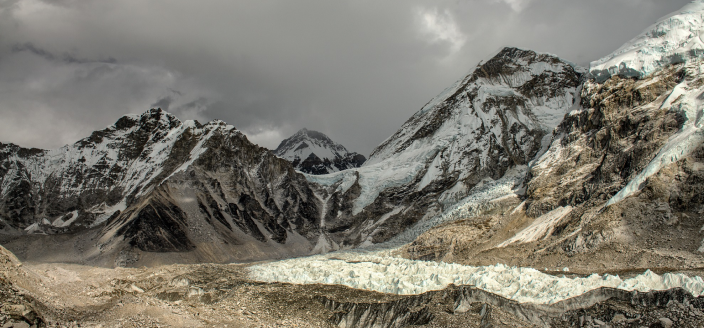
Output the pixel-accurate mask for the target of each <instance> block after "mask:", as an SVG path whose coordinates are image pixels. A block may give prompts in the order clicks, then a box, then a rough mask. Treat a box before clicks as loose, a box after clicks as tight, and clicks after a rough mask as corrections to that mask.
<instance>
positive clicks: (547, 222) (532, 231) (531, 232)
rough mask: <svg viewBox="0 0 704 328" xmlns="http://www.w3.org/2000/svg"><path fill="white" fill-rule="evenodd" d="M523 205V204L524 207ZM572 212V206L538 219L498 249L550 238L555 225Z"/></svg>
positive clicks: (556, 210)
mask: <svg viewBox="0 0 704 328" xmlns="http://www.w3.org/2000/svg"><path fill="white" fill-rule="evenodd" d="M522 204H523V203H521V205H522ZM570 212H572V206H565V207H558V208H556V209H554V210H552V211H550V212H548V213H545V214H543V215H541V216H540V217H538V218H536V219H535V221H533V223H531V225H530V226H528V227H527V228H525V229H523V230H521V231H520V232H519V233H517V234H516V235H515V236H513V237H512V238H510V239H508V240H506V241H504V242H503V243H501V244H499V245H498V246H497V247H506V246H508V245H510V244H513V243H519V244H525V243H530V242H533V241H537V240H540V239H542V238H543V237H547V236H549V235H550V234H551V233H552V231H553V230H554V229H555V225H556V224H557V223H558V222H560V220H562V218H564V217H565V216H567V214H570Z"/></svg>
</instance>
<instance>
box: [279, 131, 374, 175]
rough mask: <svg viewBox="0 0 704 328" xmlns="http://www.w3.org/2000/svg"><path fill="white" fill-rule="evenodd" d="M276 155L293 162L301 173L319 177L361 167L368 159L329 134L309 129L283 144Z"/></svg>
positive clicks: (287, 139) (289, 138)
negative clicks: (351, 150) (348, 149)
mask: <svg viewBox="0 0 704 328" xmlns="http://www.w3.org/2000/svg"><path fill="white" fill-rule="evenodd" d="M274 154H275V155H276V156H279V157H281V158H283V159H286V160H288V161H289V162H291V164H293V167H294V168H296V170H298V171H301V172H304V173H308V174H317V175H318V174H329V173H333V172H339V171H343V170H347V169H351V168H355V167H360V166H362V164H364V162H365V161H366V160H367V159H366V158H365V157H364V155H361V154H357V153H355V152H349V151H347V149H346V148H345V147H344V146H342V145H341V144H338V143H335V142H334V141H332V140H331V139H330V138H329V137H328V136H326V135H325V134H323V133H321V132H318V131H312V130H308V129H305V128H303V129H301V130H300V131H298V132H296V133H295V134H294V135H292V136H290V137H288V138H286V139H284V140H283V141H281V143H280V144H279V146H278V147H277V148H276V149H275V150H274Z"/></svg>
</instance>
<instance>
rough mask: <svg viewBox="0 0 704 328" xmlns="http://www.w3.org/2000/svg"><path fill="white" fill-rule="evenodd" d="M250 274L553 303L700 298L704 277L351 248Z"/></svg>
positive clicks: (407, 292)
mask: <svg viewBox="0 0 704 328" xmlns="http://www.w3.org/2000/svg"><path fill="white" fill-rule="evenodd" d="M249 274H250V278H252V279H254V280H258V281H263V282H287V283H294V284H335V285H345V286H349V287H352V288H358V289H365V290H371V291H377V292H382V293H391V294H401V295H413V294H421V293H424V292H427V291H431V290H441V289H444V288H445V287H447V286H448V285H450V284H455V285H473V286H476V287H477V288H479V289H482V290H485V291H488V292H491V293H494V294H497V295H500V296H503V297H506V298H508V299H512V300H516V301H518V302H521V303H536V304H552V303H556V302H559V301H562V300H565V299H568V298H572V297H575V296H579V295H582V294H584V293H586V292H588V291H590V290H593V289H597V288H600V287H612V288H618V289H623V290H628V291H633V290H637V291H641V292H647V291H651V290H666V289H671V288H676V287H681V288H684V289H686V290H687V291H689V292H690V293H692V295H694V296H695V297H696V296H699V295H702V294H704V280H702V278H701V277H688V276H687V275H684V274H679V273H677V274H672V273H666V274H664V275H662V276H661V275H657V274H655V273H653V272H651V271H650V270H648V271H646V272H645V273H643V274H641V275H639V276H636V277H634V278H630V279H622V278H620V277H619V276H618V275H609V274H606V275H603V276H601V275H597V274H592V275H590V276H588V277H586V278H567V277H565V276H560V277H558V276H553V275H549V274H545V273H542V272H540V271H538V270H535V269H532V268H517V267H508V266H505V265H502V264H498V265H493V266H484V267H473V266H465V265H460V264H450V263H444V262H432V261H414V260H408V259H403V258H398V257H393V256H391V255H390V252H389V251H376V252H366V253H365V252H361V251H348V252H338V253H330V254H326V255H316V256H311V257H304V258H296V259H289V260H283V261H278V262H270V263H265V264H260V265H255V266H251V267H249Z"/></svg>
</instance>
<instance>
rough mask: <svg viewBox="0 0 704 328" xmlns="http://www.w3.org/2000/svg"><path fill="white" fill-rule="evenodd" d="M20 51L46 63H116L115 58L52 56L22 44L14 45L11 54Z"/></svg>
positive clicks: (42, 50)
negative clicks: (35, 56) (39, 58)
mask: <svg viewBox="0 0 704 328" xmlns="http://www.w3.org/2000/svg"><path fill="white" fill-rule="evenodd" d="M22 51H27V52H30V53H32V54H34V55H37V56H39V57H42V58H44V59H46V60H48V61H60V62H63V63H66V64H88V63H108V64H115V63H117V60H116V59H115V58H107V59H86V58H77V57H75V56H73V55H71V54H67V53H64V54H61V55H57V54H53V53H51V52H49V51H46V50H44V49H41V48H38V47H36V46H34V45H33V44H32V43H29V42H27V43H24V44H16V45H14V46H13V47H12V52H13V53H17V52H22Z"/></svg>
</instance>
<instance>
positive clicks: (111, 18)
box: [0, 0, 689, 155]
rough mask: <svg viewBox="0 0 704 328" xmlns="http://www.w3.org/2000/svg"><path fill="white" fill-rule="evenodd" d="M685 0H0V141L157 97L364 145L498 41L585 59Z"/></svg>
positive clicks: (56, 143) (69, 138) (111, 118)
mask: <svg viewBox="0 0 704 328" xmlns="http://www.w3.org/2000/svg"><path fill="white" fill-rule="evenodd" d="M688 2H689V1H687V0H668V1H662V0H588V1H587V0H581V1H577V0H465V1H452V0H439V1H415V0H411V1H404V2H401V1H365V0H359V1H307V0H296V1H291V0H279V1H269V0H265V1H181V0H178V1H176V0H173V1H166V0H158V1H157V0H155V1H141V0H140V1H138V0H111V1H98V0H55V1H51V0H0V141H2V142H12V143H16V144H19V145H21V146H25V147H40V148H56V147H60V146H62V145H64V144H67V143H72V142H75V141H76V140H78V139H80V138H82V137H86V136H88V135H89V134H90V132H91V131H93V130H97V129H101V128H103V127H105V126H108V125H110V124H112V123H114V122H115V121H116V120H117V119H118V118H119V117H120V116H122V115H124V114H128V113H141V112H144V111H145V110H147V109H149V108H150V107H161V108H163V109H166V110H168V111H170V112H172V113H174V114H175V115H177V116H178V117H179V118H181V119H183V120H185V119H198V120H199V121H209V120H211V119H221V120H224V121H226V122H228V123H230V124H233V125H234V126H236V127H237V128H239V129H240V130H242V131H243V132H245V133H246V134H247V135H248V136H249V137H250V140H252V141H254V142H256V143H259V144H261V145H263V146H266V147H269V148H274V147H276V145H277V144H278V142H279V141H281V140H282V139H284V138H286V137H288V136H289V135H291V134H293V133H294V132H295V131H297V130H299V129H300V128H303V127H306V128H309V129H313V130H318V131H321V132H324V133H326V134H327V135H328V136H330V137H331V138H332V139H333V140H334V141H336V142H339V143H341V144H343V145H344V146H346V147H347V148H348V149H350V150H351V151H356V152H360V153H363V154H365V155H368V154H369V153H370V152H371V150H372V149H373V148H374V147H375V146H376V145H378V144H379V143H381V142H382V141H383V140H384V139H385V138H387V137H389V136H390V135H391V134H393V133H394V132H395V131H396V130H397V129H398V128H399V127H400V126H401V124H403V122H404V121H405V120H406V119H407V118H408V117H410V116H411V115H412V114H413V113H414V112H416V111H417V110H418V109H420V108H421V107H422V106H423V105H424V104H425V103H426V102H427V101H428V100H430V99H431V98H432V97H433V96H435V95H436V94H437V93H439V92H440V91H442V89H444V88H446V87H448V86H450V85H451V84H452V83H453V82H454V81H455V80H457V79H459V78H461V77H462V76H463V75H464V74H465V73H466V72H467V71H469V70H470V69H471V68H472V67H474V66H475V65H476V64H477V63H478V62H479V61H480V60H482V59H484V58H486V57H487V56H489V55H491V54H492V53H494V52H495V51H496V50H498V49H499V48H501V47H503V46H517V47H521V48H527V49H532V50H536V51H539V52H549V53H554V54H557V55H558V56H560V57H562V58H565V59H567V60H571V61H573V62H575V63H577V64H580V65H585V66H586V65H588V63H589V62H590V61H592V60H596V59H598V58H600V57H602V56H604V55H607V54H608V53H610V52H612V51H614V50H616V49H617V48H618V47H619V46H621V45H622V44H623V43H625V42H626V41H628V40H630V39H631V38H633V37H635V36H636V35H638V34H639V33H641V32H642V31H643V30H644V29H645V28H646V27H648V26H649V25H651V24H653V23H654V22H655V21H656V20H657V19H658V18H660V17H662V16H664V15H666V14H668V13H670V12H672V11H675V10H678V9H679V8H681V7H683V6H684V5H685V4H687V3H688Z"/></svg>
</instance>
